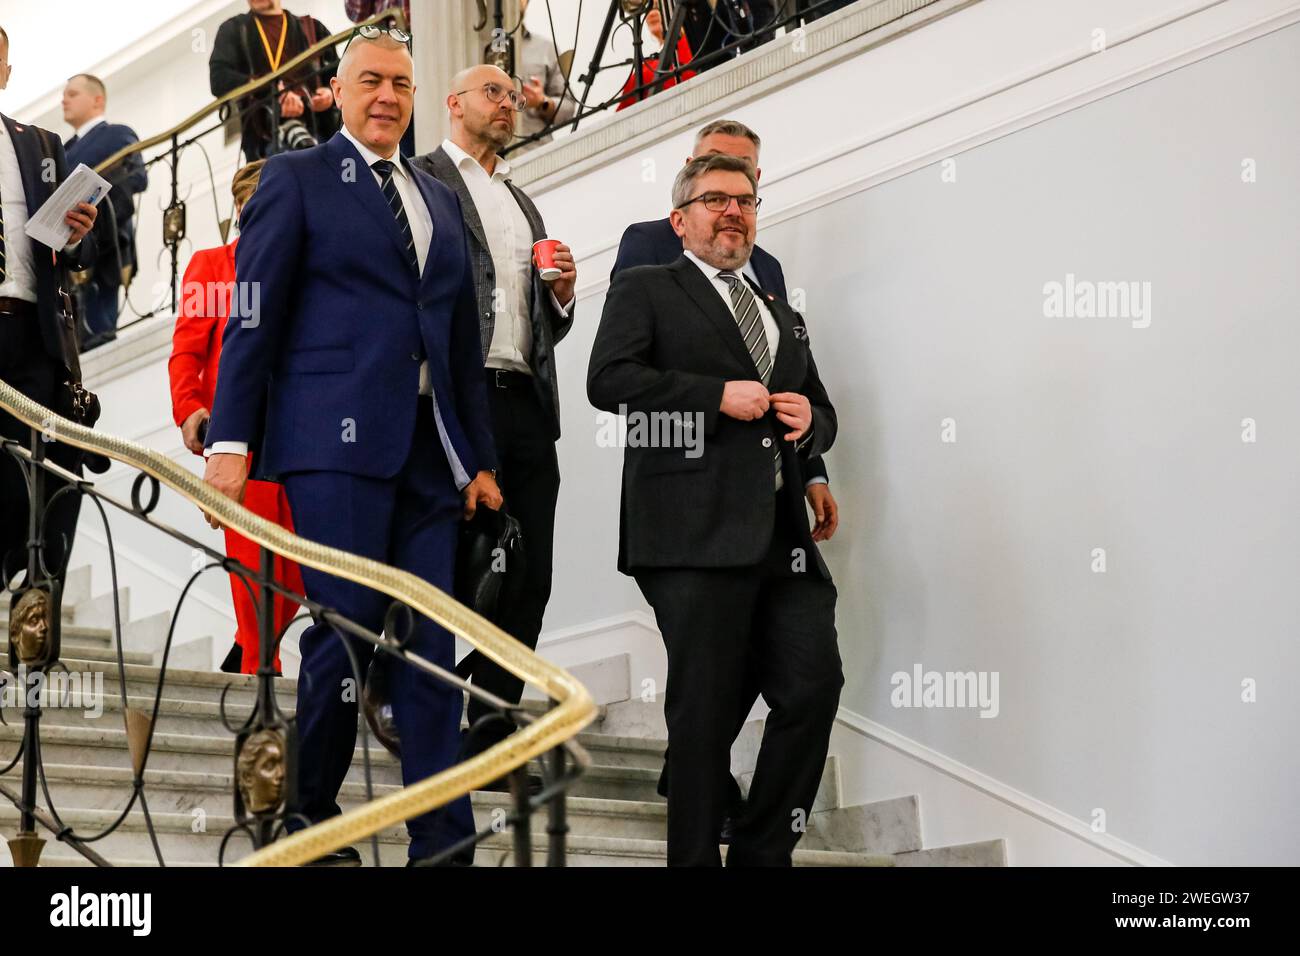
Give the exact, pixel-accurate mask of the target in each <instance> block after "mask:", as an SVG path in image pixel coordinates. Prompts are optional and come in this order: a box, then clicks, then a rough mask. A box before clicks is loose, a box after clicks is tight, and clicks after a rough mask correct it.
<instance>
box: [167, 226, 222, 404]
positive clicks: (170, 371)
mask: <svg viewBox="0 0 1300 956" xmlns="http://www.w3.org/2000/svg"><path fill="white" fill-rule="evenodd" d="M238 244H239V240H238V239H236V240H235V241H234V242H232V243H230V245H228V246H220V247H218V248H216V249H203V250H200V251H199V252H196V253H194V257H193V258H192V259H190V264H189V266H188V267H186V269H185V278H184V281H183V283H182V285H181V296H180V305H181V309H180V315H179V316H177V318H176V328H175V330H174V331H173V332H172V355H171V358H170V359H168V360H167V375H168V378H170V379H171V388H172V418H173V419H174V420H175V421H176V424H177V425H180V424H182V423H183V422H184V421H185V419H187V418H189V417H190V415H192V414H193V413H194V412H196V411H198V410H199V409H200V408H206V409H208V411H211V410H212V396H213V395H214V394H215V393H216V390H217V361H218V359H220V357H221V333H222V332H223V331H224V330H225V327H226V319H227V318H229V317H230V296H231V291H232V290H233V289H234V282H235V246H237V245H238Z"/></svg>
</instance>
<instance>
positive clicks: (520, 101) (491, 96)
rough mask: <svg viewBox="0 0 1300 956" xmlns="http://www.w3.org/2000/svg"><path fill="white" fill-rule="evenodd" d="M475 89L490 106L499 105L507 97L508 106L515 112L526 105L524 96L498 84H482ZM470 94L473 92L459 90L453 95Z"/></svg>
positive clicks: (470, 90)
mask: <svg viewBox="0 0 1300 956" xmlns="http://www.w3.org/2000/svg"><path fill="white" fill-rule="evenodd" d="M477 89H480V90H482V91H483V95H484V96H486V97H487V99H488V102H489V103H492V104H496V103H500V102H501V101H502V100H503V99H505V98H506V97H507V96H509V97H510V106H511V107H512V108H513V109H515V110H522V109H524V108H525V107H526V106H527V105H528V101H527V100H526V99H524V94H522V93H520V92H519V91H518V90H514V89H510V88H508V87H504V86H502V85H501V84H500V83H484V84H483V85H482V86H480V87H477ZM470 92H473V90H472V89H469V90H461V91H460V92H459V93H457V94H455V95H456V96H462V95H464V94H465V93H470Z"/></svg>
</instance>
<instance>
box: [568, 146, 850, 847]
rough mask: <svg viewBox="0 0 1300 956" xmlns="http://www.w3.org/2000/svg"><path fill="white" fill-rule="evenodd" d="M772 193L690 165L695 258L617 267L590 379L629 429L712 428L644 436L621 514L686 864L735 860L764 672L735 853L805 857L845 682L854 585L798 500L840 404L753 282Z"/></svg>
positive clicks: (794, 330) (682, 176)
mask: <svg viewBox="0 0 1300 956" xmlns="http://www.w3.org/2000/svg"><path fill="white" fill-rule="evenodd" d="M756 186H757V181H756V180H755V178H754V173H753V167H752V165H751V164H750V163H748V162H747V161H745V160H743V159H738V158H736V157H732V156H722V155H709V156H704V157H701V158H698V159H695V160H692V161H691V162H690V163H688V164H687V165H686V167H685V168H684V169H683V170H682V171H681V173H679V174H678V176H677V180H676V182H675V183H674V184H673V207H674V208H673V212H672V222H673V228H674V229H675V230H676V232H677V233H678V235H680V236H681V237H682V239H683V246H684V252H683V255H682V256H681V257H680V258H679V259H678V260H677V261H676V262H674V263H673V264H672V265H668V266H645V267H640V268H635V269H629V270H627V271H626V272H622V273H620V274H619V275H617V276H616V277H615V279H614V284H613V286H612V287H611V288H610V291H609V295H608V297H607V298H606V300H605V311H604V314H603V315H602V316H601V321H600V328H599V330H598V331H597V333H596V340H595V343H594V345H593V347H592V353H591V364H590V368H589V371H588V378H587V394H588V397H589V398H590V399H591V402H592V404H593V405H595V406H596V407H597V408H600V409H604V410H606V411H609V412H618V413H624V414H627V415H628V416H629V434H631V433H632V427H631V426H632V422H631V416H632V415H640V416H655V415H659V416H661V417H662V416H670V417H671V416H674V415H676V416H679V417H680V421H681V429H682V431H681V434H683V435H687V434H694V436H695V441H693V442H687V441H685V440H683V442H682V443H681V445H682V446H684V447H685V450H683V447H676V448H663V447H632V446H631V445H629V447H628V448H627V449H626V452H625V456H624V461H623V493H622V504H621V513H620V524H619V569H620V570H621V571H623V572H624V573H627V574H631V575H633V576H634V577H635V578H636V582H637V584H638V586H639V587H640V588H641V591H642V593H643V594H644V595H645V597H646V600H647V601H649V602H650V605H651V607H653V608H654V612H655V618H656V621H657V622H658V625H659V629H660V632H661V633H662V635H663V639H664V645H665V647H666V648H667V651H668V687H667V693H666V696H665V705H664V710H665V717H666V719H667V723H668V743H669V745H670V747H671V748H672V753H673V758H672V759H673V773H672V777H671V780H670V782H669V786H668V862H669V864H670V865H699V866H709V865H712V866H716V865H718V863H719V854H718V829H719V824H720V823H721V821H722V818H723V815H724V813H725V812H726V792H725V791H726V787H725V784H724V782H723V781H724V777H725V773H726V769H727V764H728V760H729V755H730V750H731V744H732V741H733V739H734V736H735V732H734V730H735V728H734V720H735V715H736V713H737V711H738V710H739V707H740V702H741V697H742V694H743V693H744V685H745V682H746V674H747V672H750V671H752V672H753V673H754V674H755V675H756V680H757V686H758V688H759V690H760V691H761V692H762V694H763V697H764V698H765V699H766V700H767V702H768V703H769V704H770V705H771V708H772V709H771V713H770V715H769V716H768V719H767V724H766V727H765V729H764V734H763V742H762V745H761V747H760V750H759V755H758V763H757V767H756V769H755V773H754V779H753V783H752V785H751V787H750V791H749V799H748V801H747V803H746V807H745V811H744V814H743V815H742V817H741V818H740V820H739V821H737V823H736V827H735V832H734V834H733V836H732V840H731V849H730V852H729V853H728V857H727V862H728V864H729V865H778V866H779V865H789V864H790V862H791V853H792V852H793V850H794V847H795V844H796V843H797V842H798V840H799V836H800V834H801V833H802V830H803V827H802V826H801V825H800V824H801V822H802V823H806V821H807V819H808V815H809V813H810V812H811V810H812V801H813V798H814V797H815V796H816V793H817V787H818V784H819V782H820V780H821V774H822V768H823V764H824V762H825V759H826V751H827V747H828V745H829V741H830V732H831V726H832V724H833V722H834V718H835V713H836V709H837V707H838V702H839V691H840V687H841V686H842V685H843V675H842V672H841V666H840V658H839V651H838V649H837V647H836V639H835V600H836V592H835V587H834V585H833V584H832V583H831V580H830V573H829V571H828V570H827V568H826V565H825V563H824V562H823V561H822V559H821V556H820V554H819V553H818V552H817V545H816V543H815V542H814V541H813V539H812V536H811V534H810V532H809V527H808V518H807V513H806V511H805V509H804V507H803V501H802V498H801V496H800V495H799V494H798V488H799V485H800V483H801V481H802V473H801V469H800V467H799V459H801V458H807V457H808V456H810V455H814V454H819V453H821V452H823V451H825V450H826V449H827V448H829V447H830V445H831V443H832V442H833V441H834V439H835V432H836V418H835V411H834V409H833V408H832V407H831V404H830V400H829V398H828V397H827V395H826V390H825V388H824V387H823V386H822V383H821V380H820V378H819V377H818V374H817V367H816V364H815V363H814V362H813V358H812V352H811V349H810V346H809V342H808V330H807V326H806V325H805V324H804V321H803V319H802V317H801V316H800V315H799V314H798V313H796V312H795V311H794V310H793V309H791V308H790V307H789V306H788V305H786V303H785V302H784V301H782V300H781V299H778V298H777V297H776V296H775V295H773V294H771V293H768V292H765V291H763V290H761V289H759V288H758V287H757V286H755V285H753V284H751V283H749V282H748V281H747V280H746V279H745V278H744V277H743V276H742V275H741V270H742V269H743V266H744V264H745V262H746V260H747V259H748V258H749V255H750V251H751V249H752V248H753V243H754V234H755V213H756V211H757V194H756ZM652 420H653V419H652ZM688 421H689V422H692V425H691V426H687V425H686V422H688ZM661 428H662V426H660V428H652V429H651V431H652V432H657V431H660V430H661ZM656 444H658V443H656Z"/></svg>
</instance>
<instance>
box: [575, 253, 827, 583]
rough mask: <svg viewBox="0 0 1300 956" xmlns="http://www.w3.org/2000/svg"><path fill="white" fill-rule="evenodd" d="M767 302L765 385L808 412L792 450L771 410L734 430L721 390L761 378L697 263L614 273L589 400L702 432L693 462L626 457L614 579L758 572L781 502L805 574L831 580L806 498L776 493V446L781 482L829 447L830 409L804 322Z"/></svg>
mask: <svg viewBox="0 0 1300 956" xmlns="http://www.w3.org/2000/svg"><path fill="white" fill-rule="evenodd" d="M764 301H765V302H766V304H767V307H768V309H769V310H770V311H771V312H772V317H773V318H774V319H775V320H776V323H777V325H778V326H779V327H780V344H779V346H778V348H777V351H776V362H775V364H774V365H773V368H772V375H771V388H772V390H773V391H782V392H786V391H789V392H799V393H801V394H803V395H806V396H807V397H808V400H809V402H810V403H811V405H812V413H813V426H812V434H811V437H810V439H809V441H808V443H807V445H806V446H805V447H804V448H803V449H802V451H799V452H796V451H795V448H794V445H793V443H791V442H787V441H785V440H784V439H783V437H782V436H783V435H784V434H785V432H786V431H787V429H786V427H785V426H784V425H782V424H781V423H780V422H778V421H777V420H776V418H775V416H774V415H773V414H772V413H770V412H769V413H768V415H766V416H765V417H763V418H761V419H757V420H755V421H748V422H742V421H738V420H737V419H734V418H730V417H728V416H726V415H723V414H722V413H721V411H720V410H719V406H720V405H721V403H722V390H723V386H724V385H725V383H726V382H727V381H730V380H736V379H755V378H757V377H758V370H757V369H756V368H755V367H754V361H753V359H752V358H751V357H750V354H749V350H748V349H747V348H746V347H745V343H744V341H743V340H742V339H741V337H740V330H739V329H738V328H737V327H736V320H735V317H734V316H733V315H732V314H731V310H730V309H729V308H727V305H726V303H725V302H723V300H722V297H721V296H720V295H719V294H718V292H717V290H716V289H715V288H714V287H713V285H712V284H711V283H710V282H709V280H708V279H707V278H705V276H704V273H703V272H701V271H700V269H699V267H698V266H696V265H695V263H693V262H691V261H690V260H689V259H687V258H686V257H685V256H681V257H679V258H678V259H677V261H676V262H674V263H673V264H672V265H668V266H642V267H639V268H634V269H629V270H627V271H626V272H620V273H619V274H618V275H617V276H615V278H614V284H613V285H612V286H611V287H610V290H609V295H608V296H607V297H606V299H605V311H604V314H603V315H602V316H601V319H600V328H599V329H598V330H597V332H596V341H595V344H594V345H593V346H592V350H591V365H590V367H589V369H588V373H587V395H588V397H589V398H590V399H591V403H592V404H593V405H595V406H596V407H597V408H600V409H603V410H605V411H608V412H614V413H618V412H621V411H624V410H626V411H627V412H629V413H630V412H645V413H654V412H661V413H662V412H667V413H672V412H678V413H683V414H687V413H690V414H695V413H698V414H699V415H701V416H702V422H703V427H704V435H703V439H702V441H701V442H700V444H699V446H698V448H697V449H696V450H698V451H700V452H701V454H699V455H698V456H697V457H695V458H691V457H688V456H687V454H686V451H685V450H684V449H683V448H651V447H628V448H627V449H626V450H625V452H624V459H623V495H622V505H621V507H620V512H621V514H620V520H619V555H618V567H619V570H620V571H623V572H624V573H628V574H631V573H635V572H636V571H638V570H641V569H648V568H663V567H694V568H729V567H748V566H751V565H755V564H757V563H759V562H760V561H761V560H762V559H763V558H764V557H765V556H766V554H767V549H768V547H769V545H770V543H771V538H772V528H773V525H774V519H775V514H774V510H773V509H774V508H775V507H777V502H778V501H780V502H783V503H784V505H785V506H786V507H789V508H790V518H791V520H792V521H793V522H794V526H795V527H796V528H798V529H799V533H800V536H801V539H802V544H803V547H804V548H805V549H806V551H807V553H808V554H809V556H810V561H809V567H812V566H813V563H814V562H815V564H816V567H817V569H818V571H819V572H820V573H821V574H822V575H823V576H824V577H827V578H829V577H830V573H829V571H827V569H826V565H825V563H824V562H823V561H822V559H821V555H820V554H819V553H818V551H817V546H816V544H814V543H813V540H812V536H811V534H810V533H809V531H808V515H807V512H806V510H805V508H804V504H803V498H802V496H800V495H797V494H787V495H781V496H779V497H778V496H777V495H776V494H774V493H773V474H772V447H773V443H776V445H777V446H778V447H779V448H780V449H781V451H782V473H783V475H784V477H785V482H786V484H787V485H789V484H790V483H791V482H795V481H798V480H799V479H800V467H799V460H798V459H799V458H800V457H802V456H807V455H819V454H821V453H822V452H824V451H826V449H828V448H829V447H830V446H831V443H832V442H833V441H834V440H835V432H836V427H837V426H836V418H835V409H834V408H833V407H832V406H831V402H830V399H829V398H828V397H827V394H826V389H825V388H824V387H823V386H822V382H821V379H820V377H819V376H818V374H817V365H816V363H815V362H814V361H813V356H812V349H811V347H810V344H809V341H808V330H807V326H806V325H805V324H804V321H803V317H802V316H801V315H799V313H797V312H795V311H794V310H793V309H791V308H790V307H789V306H788V305H787V304H786V303H785V302H784V301H782V300H781V299H778V298H776V297H775V296H773V295H770V294H769V295H768V296H767V297H766V298H765V300H764ZM629 427H631V423H629Z"/></svg>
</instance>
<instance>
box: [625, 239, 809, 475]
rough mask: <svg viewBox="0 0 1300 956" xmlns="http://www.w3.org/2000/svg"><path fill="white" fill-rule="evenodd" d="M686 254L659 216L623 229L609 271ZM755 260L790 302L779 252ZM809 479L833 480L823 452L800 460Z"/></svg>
mask: <svg viewBox="0 0 1300 956" xmlns="http://www.w3.org/2000/svg"><path fill="white" fill-rule="evenodd" d="M681 257H682V237H681V236H679V235H677V233H675V232H673V224H672V222H671V221H669V220H668V219H656V220H654V221H653V222H634V223H632V225H630V226H628V227H627V229H625V230H624V231H623V239H622V240H621V241H620V242H619V244H618V256H617V257H616V258H615V259H614V268H613V269H611V270H610V271H609V281H610V283H611V284H613V282H614V276H616V275H618V274H619V273H620V272H622V271H623V270H624V269H630V268H632V267H633V266H667V265H672V264H673V263H674V262H676V261H677V260H678V259H680V258H681ZM749 261H750V262H752V263H753V264H754V274H755V275H756V276H758V284H759V286H760V287H761V288H762V289H763V290H764V291H765V292H771V293H773V294H774V295H776V296H777V298H779V299H780V300H781V301H782V302H788V301H789V298H790V297H789V296H788V295H786V291H785V273H784V272H782V271H781V263H780V262H778V261H777V259H776V256H774V255H772V254H771V253H769V252H765V251H764V250H762V249H760V248H759V247H758V246H757V245H755V246H754V251H753V252H751V253H750V255H749ZM778 352H779V350H778ZM800 464H801V466H802V468H803V479H804V481H805V482H808V481H811V480H812V479H814V478H825V479H826V480H827V481H830V473H829V472H828V471H827V470H826V462H825V461H823V460H822V457H821V456H820V455H817V456H814V457H812V458H809V459H806V460H802V459H801V461H800Z"/></svg>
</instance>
